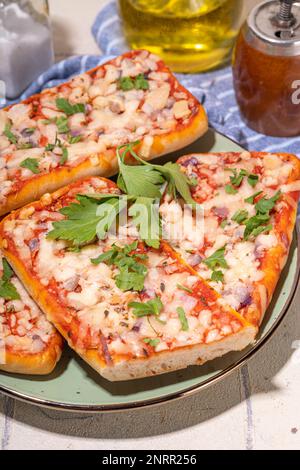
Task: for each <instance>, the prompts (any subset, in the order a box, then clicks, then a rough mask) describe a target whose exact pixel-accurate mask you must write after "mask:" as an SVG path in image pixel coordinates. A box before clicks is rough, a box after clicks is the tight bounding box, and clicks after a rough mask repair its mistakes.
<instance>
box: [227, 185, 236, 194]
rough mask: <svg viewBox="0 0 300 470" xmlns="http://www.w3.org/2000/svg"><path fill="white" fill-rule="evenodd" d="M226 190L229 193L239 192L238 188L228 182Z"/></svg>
mask: <svg viewBox="0 0 300 470" xmlns="http://www.w3.org/2000/svg"><path fill="white" fill-rule="evenodd" d="M225 192H226V193H227V194H236V193H237V192H238V190H237V189H235V188H234V187H233V186H231V184H226V186H225Z"/></svg>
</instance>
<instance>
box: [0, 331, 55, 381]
mask: <svg viewBox="0 0 300 470" xmlns="http://www.w3.org/2000/svg"><path fill="white" fill-rule="evenodd" d="M62 346H63V341H62V338H61V336H60V335H59V334H58V333H56V334H54V335H53V336H52V338H51V340H50V342H49V343H48V344H47V346H46V347H45V349H44V351H42V352H41V353H38V354H26V353H25V352H13V351H12V350H8V351H6V353H5V362H6V363H5V364H0V370H2V371H4V372H10V373H13V374H24V375H47V374H51V372H52V371H53V370H54V368H55V366H56V364H57V363H58V361H59V359H60V357H61V353H62Z"/></svg>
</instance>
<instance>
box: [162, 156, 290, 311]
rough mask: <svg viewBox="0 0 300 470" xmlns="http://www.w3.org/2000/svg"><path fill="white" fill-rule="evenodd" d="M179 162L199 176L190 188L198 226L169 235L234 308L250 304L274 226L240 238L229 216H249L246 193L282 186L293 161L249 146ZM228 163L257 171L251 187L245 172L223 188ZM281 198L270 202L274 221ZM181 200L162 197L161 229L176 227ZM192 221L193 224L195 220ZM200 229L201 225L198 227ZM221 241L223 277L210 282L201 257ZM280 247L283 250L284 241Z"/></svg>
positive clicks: (240, 229) (268, 193) (274, 240)
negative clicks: (255, 152)
mask: <svg viewBox="0 0 300 470" xmlns="http://www.w3.org/2000/svg"><path fill="white" fill-rule="evenodd" d="M180 164H181V167H182V171H183V172H184V173H186V174H187V175H188V176H189V177H193V178H197V179H198V181H199V184H198V185H197V186H196V187H195V188H193V197H194V199H195V200H196V201H198V202H199V203H200V204H201V206H202V210H203V213H202V214H203V220H202V222H203V223H202V225H199V223H198V224H197V229H196V230H194V231H189V233H188V234H186V233H185V232H184V231H183V232H181V238H178V240H176V239H175V240H174V239H171V242H172V245H173V246H174V248H175V249H176V250H178V251H179V252H180V253H181V255H182V257H183V258H184V259H185V260H186V261H187V262H188V263H190V264H191V265H192V266H194V268H195V269H196V270H197V271H198V272H199V274H200V275H201V276H202V277H203V278H204V279H206V280H208V281H209V282H210V284H211V285H212V286H213V287H214V288H215V289H216V290H217V291H218V292H219V293H220V294H222V297H223V299H224V300H225V301H226V302H227V303H228V304H229V305H231V306H232V307H233V308H234V309H235V310H240V309H242V308H244V307H245V306H250V305H251V304H253V302H254V300H253V298H252V292H253V288H254V285H255V283H257V282H259V281H261V280H262V279H263V278H264V272H263V271H262V270H261V269H260V264H261V258H262V257H263V256H264V254H265V253H266V252H267V251H268V250H270V249H272V248H274V247H276V246H277V245H278V244H281V243H282V242H281V240H280V237H279V235H278V234H277V233H276V230H271V231H270V232H269V233H268V234H266V233H262V234H260V235H259V236H257V237H256V238H255V239H250V240H248V241H245V240H244V239H243V235H244V230H245V226H244V225H240V224H238V223H237V222H235V221H233V220H232V217H233V216H234V214H235V213H236V212H237V211H240V210H246V211H247V212H248V217H252V216H254V215H255V214H256V210H255V205H254V204H250V203H248V202H245V199H246V198H249V197H250V196H252V195H253V194H255V193H257V192H259V191H262V192H263V196H265V197H267V198H270V197H272V196H274V194H275V193H276V192H277V191H278V190H279V189H281V188H282V187H283V188H284V187H286V186H285V184H286V183H287V181H288V178H289V176H290V174H291V171H292V170H293V164H292V162H289V161H284V160H283V159H282V158H280V157H279V156H277V155H274V154H267V155H265V156H264V158H255V156H252V155H251V154H250V153H248V152H244V153H242V154H227V155H225V157H220V156H217V155H213V154H212V155H190V156H187V157H183V158H181V159H180ZM230 169H232V170H237V173H238V174H239V172H240V170H242V169H244V170H246V171H247V172H248V173H252V174H253V173H254V174H257V175H258V177H259V180H258V182H257V184H256V185H255V187H252V186H251V185H250V184H249V182H248V181H247V177H244V179H243V181H242V183H241V185H240V186H239V188H238V191H237V192H236V194H228V193H227V192H226V189H225V187H226V185H228V184H231V181H230V177H231V176H232V175H233V173H232V171H229V170H230ZM288 186H290V185H288ZM298 187H299V181H298V182H295V183H293V184H292V188H295V190H297V188H298ZM286 200H287V199H286ZM256 201H257V200H256ZM282 204H283V203H282V202H280V201H278V202H277V203H276V205H275V208H274V211H273V212H272V216H271V220H270V223H271V224H273V225H274V217H275V214H276V212H278V211H280V209H281V205H282ZM181 206H182V204H181V203H180V202H178V201H177V202H176V201H174V200H170V198H169V197H165V200H164V203H163V204H162V206H161V209H160V212H161V215H162V217H163V227H164V230H165V233H166V234H169V233H171V232H172V231H173V230H174V229H173V226H172V224H175V225H176V226H177V227H180V226H181V225H182V208H181ZM174 213H175V214H176V220H175V218H174V217H173V214H174ZM223 221H226V225H225V226H224V225H221V224H222V222H223ZM194 226H195V227H196V223H195V222H194ZM199 229H200V231H201V229H202V231H201V233H200V231H199ZM224 246H225V254H224V258H225V261H226V263H227V265H228V269H224V268H219V267H218V268H217V269H218V270H220V271H222V272H223V275H224V279H223V281H222V282H221V281H219V282H213V281H211V280H210V279H211V276H212V270H211V269H210V268H208V267H207V266H206V264H204V263H203V260H205V259H206V258H208V257H209V256H211V255H212V254H213V253H215V251H216V250H218V249H220V248H223V247H224ZM285 249H286V250H287V247H286V248H285Z"/></svg>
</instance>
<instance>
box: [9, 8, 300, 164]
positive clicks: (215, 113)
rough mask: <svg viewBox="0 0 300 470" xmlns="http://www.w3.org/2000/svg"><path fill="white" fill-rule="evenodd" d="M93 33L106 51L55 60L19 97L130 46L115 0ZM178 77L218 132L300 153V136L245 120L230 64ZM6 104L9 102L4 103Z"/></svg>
mask: <svg viewBox="0 0 300 470" xmlns="http://www.w3.org/2000/svg"><path fill="white" fill-rule="evenodd" d="M92 33H93V35H94V37H95V40H96V42H97V44H98V45H99V47H100V48H101V50H102V51H103V53H104V55H102V56H82V57H71V58H69V59H66V60H64V61H62V62H60V63H58V64H55V65H54V66H53V67H51V68H50V69H49V70H48V71H47V72H45V73H43V74H42V75H41V76H40V77H39V78H38V79H37V80H36V81H35V82H34V83H32V84H31V86H30V87H29V88H28V89H27V90H26V91H25V92H24V93H23V94H22V96H20V98H19V99H20V100H22V99H25V98H27V97H28V96H30V95H32V94H34V93H37V92H39V91H41V90H42V89H43V88H48V87H52V86H55V85H57V84H59V83H61V82H63V81H66V80H68V79H69V78H70V77H71V76H73V75H75V74H78V73H83V72H84V71H85V70H88V69H91V68H93V67H96V66H97V65H100V64H102V63H104V62H106V61H107V60H109V59H111V58H112V57H113V56H115V55H119V54H121V53H123V52H125V51H126V50H128V46H127V45H126V42H125V40H124V36H123V33H122V26H121V21H120V17H119V15H118V8H117V3H116V1H115V0H113V1H111V2H109V3H108V4H107V5H106V6H105V7H104V8H103V9H102V10H101V11H100V13H99V14H98V16H97V18H96V20H95V23H94V25H93V27H92ZM177 77H178V79H179V80H180V81H181V83H182V84H183V85H184V86H185V87H186V88H188V89H189V90H190V91H191V93H193V94H194V95H195V96H196V97H197V98H198V99H199V100H200V102H201V103H202V104H204V106H205V108H206V110H207V113H208V118H209V122H210V125H211V126H213V127H214V128H215V129H217V130H218V131H219V132H221V133H223V134H225V135H227V136H228V137H230V138H232V139H233V140H235V141H237V142H239V143H240V144H241V145H242V146H243V147H245V148H248V149H249V150H259V151H270V152H271V151H283V152H291V153H296V154H298V155H299V156H300V136H299V137H296V138H276V137H266V136H264V135H262V134H258V133H257V132H254V131H253V130H251V129H249V128H248V127H247V126H246V124H244V123H243V121H242V119H241V116H240V113H239V109H238V106H237V103H236V100H235V96H234V91H233V84H232V73H231V68H230V67H226V68H224V69H222V70H218V71H215V72H210V73H204V74H177ZM7 104H10V103H9V102H7V103H5V105H7Z"/></svg>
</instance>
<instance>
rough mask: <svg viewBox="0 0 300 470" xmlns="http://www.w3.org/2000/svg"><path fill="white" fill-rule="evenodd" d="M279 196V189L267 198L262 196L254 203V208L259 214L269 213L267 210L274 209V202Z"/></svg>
mask: <svg viewBox="0 0 300 470" xmlns="http://www.w3.org/2000/svg"><path fill="white" fill-rule="evenodd" d="M280 196H281V191H277V193H276V194H274V196H273V197H271V198H270V199H267V198H266V197H262V198H261V199H260V200H259V201H258V202H257V203H256V204H255V209H256V211H257V212H259V213H260V214H269V212H270V211H271V210H272V209H274V207H275V204H276V202H277V201H278V199H279V198H280Z"/></svg>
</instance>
